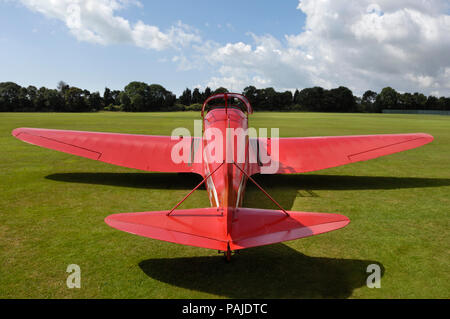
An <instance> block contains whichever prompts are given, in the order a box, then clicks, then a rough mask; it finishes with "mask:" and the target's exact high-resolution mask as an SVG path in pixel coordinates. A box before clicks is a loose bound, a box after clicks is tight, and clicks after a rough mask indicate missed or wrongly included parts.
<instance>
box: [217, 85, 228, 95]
mask: <svg viewBox="0 0 450 319" xmlns="http://www.w3.org/2000/svg"><path fill="white" fill-rule="evenodd" d="M219 93H228V90H227V89H226V88H224V87H222V86H221V87H220V88H217V89H216V90H215V91H214V94H219Z"/></svg>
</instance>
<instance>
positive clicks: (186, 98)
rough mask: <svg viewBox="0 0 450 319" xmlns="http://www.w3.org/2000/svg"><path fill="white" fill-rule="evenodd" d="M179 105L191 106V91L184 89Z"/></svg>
mask: <svg viewBox="0 0 450 319" xmlns="http://www.w3.org/2000/svg"><path fill="white" fill-rule="evenodd" d="M180 103H181V104H183V105H188V106H189V105H191V103H192V93H191V90H189V89H188V88H186V90H184V91H183V94H181V96H180Z"/></svg>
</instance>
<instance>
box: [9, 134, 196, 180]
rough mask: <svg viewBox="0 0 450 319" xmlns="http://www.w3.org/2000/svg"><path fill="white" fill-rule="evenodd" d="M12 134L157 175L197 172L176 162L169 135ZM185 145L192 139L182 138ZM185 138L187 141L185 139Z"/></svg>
mask: <svg viewBox="0 0 450 319" xmlns="http://www.w3.org/2000/svg"><path fill="white" fill-rule="evenodd" d="M12 134H13V135H14V136H15V137H16V138H18V139H20V140H22V141H24V142H27V143H30V144H34V145H39V146H42V147H45V148H50V149H53V150H57V151H60V152H64V153H69V154H73V155H78V156H81V157H86V158H90V159H93V160H98V161H102V162H105V163H109V164H114V165H119V166H124V167H130V168H136V169H141V170H145V171H156V172H196V173H197V167H198V164H192V165H191V164H188V163H184V162H181V163H179V164H177V163H175V162H173V161H172V159H171V152H172V147H173V146H174V145H175V144H176V143H178V142H179V140H171V137H170V136H152V135H135V134H118V133H100V132H82V131H67V130H50V129H38V128H18V129H15V130H14V131H13V132H12ZM185 139H186V140H185V142H186V143H187V145H189V149H190V145H191V138H190V137H185ZM187 139H188V140H187Z"/></svg>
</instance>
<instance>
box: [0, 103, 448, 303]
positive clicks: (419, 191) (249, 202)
mask: <svg viewBox="0 0 450 319" xmlns="http://www.w3.org/2000/svg"><path fill="white" fill-rule="evenodd" d="M199 117H200V114H199V112H185V113H183V112H179V113H103V112H102V113H89V114H88V113H86V114H56V113H49V114H43V113H38V114H32V113H0V146H1V153H0V298H450V267H449V253H450V245H449V243H450V238H449V229H450V223H449V221H450V117H448V116H432V115H387V114H326V113H325V114H322V113H258V112H257V113H255V114H254V115H252V116H251V117H250V126H253V127H257V128H258V127H267V128H270V127H279V128H280V134H281V136H285V137H287V136H324V135H356V134H382V133H412V132H426V133H430V134H432V135H433V136H434V138H435V140H434V141H433V142H432V143H431V144H428V145H425V146H422V147H420V148H417V149H413V150H409V151H406V152H402V153H398V154H393V155H389V156H385V157H381V158H377V159H374V160H371V161H367V162H359V163H355V164H351V165H347V166H342V167H337V168H331V169H326V170H322V171H318V172H312V173H307V174H298V175H276V176H275V175H272V176H258V177H257V180H258V181H259V182H260V183H261V184H262V186H263V187H265V188H266V189H267V190H268V192H269V193H270V194H271V195H272V196H273V197H274V198H275V199H277V200H278V201H279V202H280V203H281V204H282V205H283V206H284V207H285V208H286V209H289V210H298V211H312V212H330V213H333V212H334V213H341V214H344V215H346V216H348V217H349V218H350V220H351V223H350V224H349V225H348V226H347V227H345V228H343V229H340V230H337V231H334V232H330V233H326V234H322V235H319V236H315V237H309V238H305V239H300V240H294V241H290V242H285V243H282V244H275V245H269V246H265V247H258V248H252V249H247V250H243V251H241V252H240V254H239V255H236V256H233V259H232V261H231V262H230V263H226V262H224V259H223V256H222V255H218V253H217V251H213V250H208V249H202V248H195V247H189V246H182V245H178V244H172V243H167V242H162V241H157V240H153V239H149V238H143V237H138V236H135V235H132V234H128V233H124V232H121V231H118V230H115V229H113V228H110V227H109V226H107V225H106V224H105V223H104V221H103V220H104V218H105V217H106V216H108V215H110V214H113V213H123V212H139V211H151V210H164V209H169V208H171V207H173V205H175V204H176V203H177V202H178V201H179V200H180V199H181V198H182V197H183V196H184V195H185V194H187V192H189V190H190V189H192V188H193V187H194V186H195V185H196V183H198V182H199V178H198V177H197V176H196V175H190V174H162V173H149V172H143V171H137V170H133V169H127V168H122V167H118V166H113V165H108V164H106V163H102V162H96V161H92V160H89V159H85V158H79V157H76V156H72V155H69V154H64V153H59V152H56V151H53V150H47V149H43V148H40V147H37V146H32V145H29V144H26V143H23V142H21V141H19V140H17V139H15V138H13V137H12V136H11V130H12V129H14V128H17V127H40V128H54V129H71V130H86V131H104V132H122V133H136V134H155V135H170V134H171V131H172V129H174V128H176V127H187V128H189V129H191V128H193V120H194V119H199ZM208 206H209V201H208V198H207V195H206V191H205V190H204V189H199V190H198V191H196V192H195V193H194V194H193V195H192V196H191V197H190V198H189V199H188V200H187V201H186V202H185V203H184V204H183V208H195V207H208ZM245 206H249V207H261V208H273V209H274V208H275V207H274V206H273V204H272V203H270V202H269V201H268V200H266V199H265V197H264V195H263V194H262V193H261V192H260V191H259V190H258V189H257V188H256V187H254V186H253V185H249V186H248V187H247V193H246V199H245ZM69 264H77V265H79V266H80V267H81V288H80V289H68V288H67V286H66V279H67V276H68V275H69V274H68V273H67V272H66V269H67V266H68V265H69ZM371 264H377V265H379V266H380V269H381V270H382V278H381V288H379V289H376V288H373V289H370V288H368V287H367V286H366V278H367V276H368V275H369V273H367V271H366V270H367V266H368V265H371Z"/></svg>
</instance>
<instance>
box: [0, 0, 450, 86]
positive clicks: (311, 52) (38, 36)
mask: <svg viewBox="0 0 450 319" xmlns="http://www.w3.org/2000/svg"><path fill="white" fill-rule="evenodd" d="M425 2H427V1H422V0H418V1H414V0H411V1H398V2H396V4H395V5H393V4H392V2H391V3H389V2H387V1H384V0H380V1H376V0H373V1H365V0H361V1H356V2H355V1H343V0H333V1H328V0H321V1H313V0H304V1H298V0H287V1H256V0H247V1H242V0H241V1H227V2H223V1H211V0H210V1H206V0H196V1H195V2H188V1H175V0H165V1H140V2H138V1H133V0H98V1H93V0H79V1H74V0H61V1H60V2H59V3H58V6H55V5H53V4H52V2H51V1H46V0H42V1H31V0H17V1H13V0H0V46H1V48H2V50H0V82H2V81H14V82H16V83H18V84H20V85H24V86H27V85H35V86H37V87H40V86H47V87H50V88H53V87H56V84H57V82H58V81H60V80H64V81H66V82H67V83H69V84H70V85H74V86H78V87H81V88H87V89H89V90H91V91H96V90H98V91H100V92H103V90H104V87H105V86H107V87H109V88H111V89H122V88H123V87H124V86H125V85H126V84H128V83H129V82H130V81H134V80H137V81H145V82H147V83H159V84H162V85H163V86H165V87H166V88H167V89H169V90H171V91H173V92H174V93H176V94H180V93H181V92H182V90H183V89H184V88H185V87H190V88H193V87H195V86H199V87H201V88H204V87H205V86H211V87H212V88H213V89H214V88H215V87H218V86H221V85H223V86H226V87H228V88H230V89H232V90H234V91H240V90H242V89H243V87H245V86H247V85H255V86H257V87H267V86H273V87H275V88H276V89H280V90H284V89H290V90H292V89H295V88H300V89H301V88H303V87H308V86H313V85H320V86H323V87H327V88H331V87H336V86H339V85H345V86H348V87H350V88H351V89H352V90H354V92H355V93H357V94H362V93H363V92H364V91H365V90H366V89H372V90H380V89H381V88H382V87H384V86H387V85H390V86H393V87H394V88H396V89H397V90H399V91H411V92H414V91H420V92H424V93H428V94H434V95H449V92H450V83H449V79H448V78H449V76H450V61H449V58H448V52H449V51H450V50H449V49H450V38H449V34H450V16H449V15H448V4H446V1H440V0H436V1H431V2H434V3H433V6H432V7H431V8H430V6H429V5H427V4H426V3H425ZM350 7H351V9H350ZM74 8H75V9H74ZM74 10H75V11H74ZM73 12H75V13H76V14H75V15H74V13H73ZM74 17H76V18H75V20H76V21H75V22H74V20H73V19H74ZM138 21H141V22H140V25H138V24H139V22H138ZM121 23H123V25H122V26H120V27H119V26H118V24H121ZM171 30H172V31H171ZM396 30H398V32H396ZM429 30H432V32H431V33H430V31H429ZM424 47H426V48H427V50H424V49H423V48H424Z"/></svg>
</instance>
